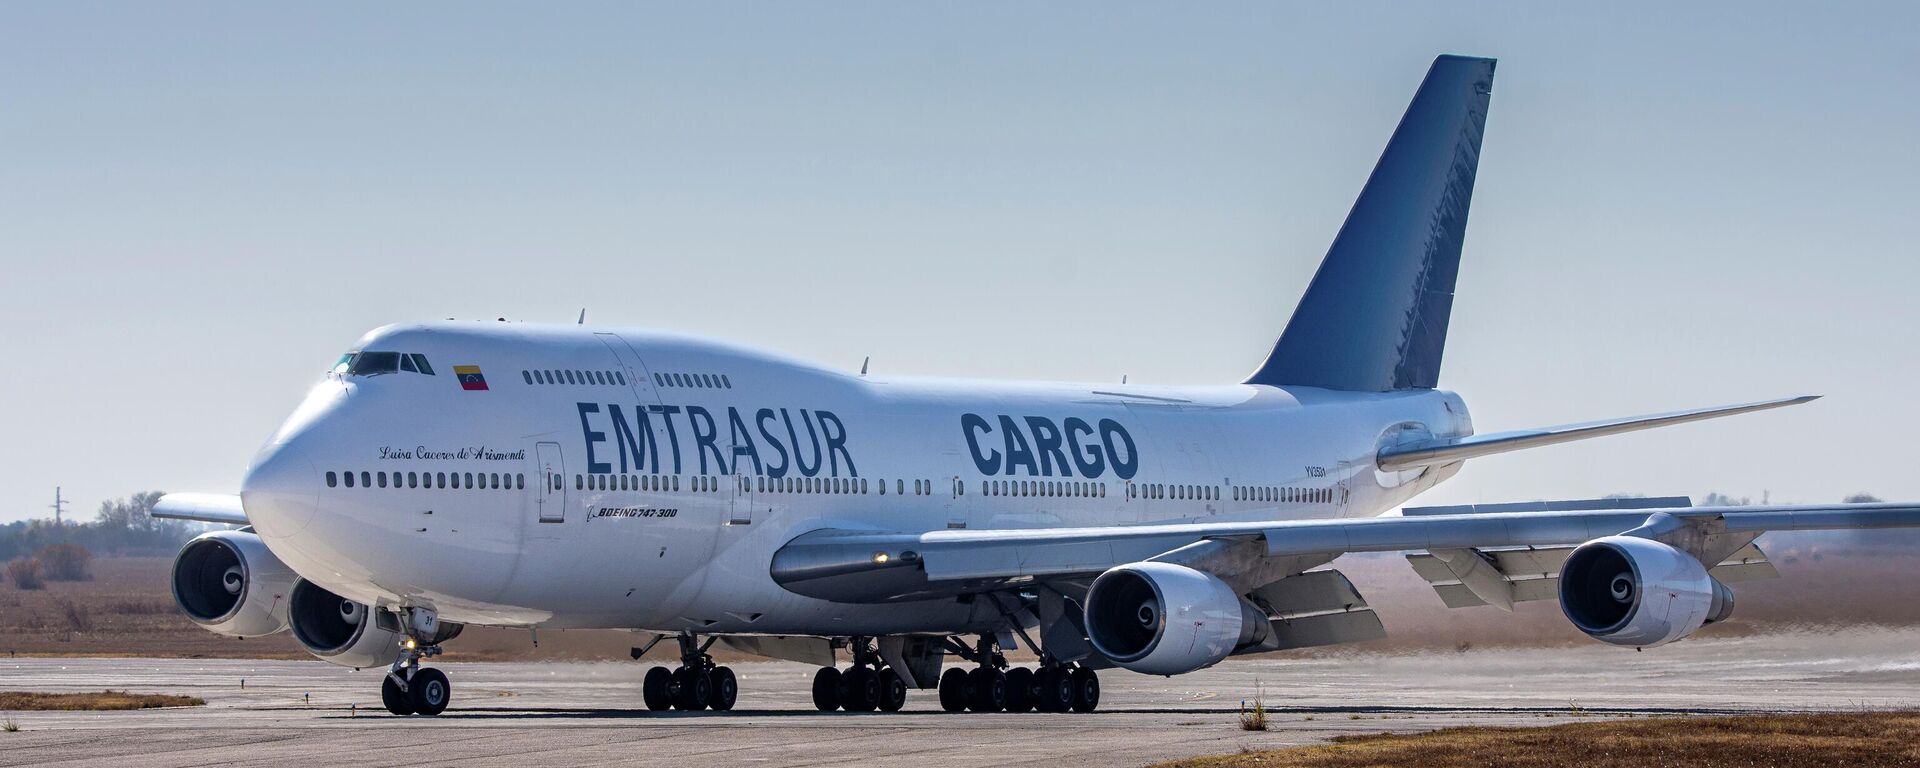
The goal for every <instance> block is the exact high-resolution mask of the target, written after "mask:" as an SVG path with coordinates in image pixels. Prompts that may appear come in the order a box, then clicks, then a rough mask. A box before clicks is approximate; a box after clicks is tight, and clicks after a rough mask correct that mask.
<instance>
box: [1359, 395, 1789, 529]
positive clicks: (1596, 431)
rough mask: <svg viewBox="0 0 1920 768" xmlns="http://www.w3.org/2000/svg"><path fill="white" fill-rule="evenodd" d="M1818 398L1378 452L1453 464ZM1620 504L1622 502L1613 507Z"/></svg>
mask: <svg viewBox="0 0 1920 768" xmlns="http://www.w3.org/2000/svg"><path fill="white" fill-rule="evenodd" d="M1818 399H1820V396H1819V395H1803V396H1801V397H1789V398H1783V399H1779V400H1762V401H1760V402H1757V403H1741V404H1739V405H1723V406H1718V407H1714V408H1697V409H1694V410H1690V411H1674V412H1672V413H1659V414H1654V415H1651V416H1632V417H1628V418H1624V419H1609V420H1607V421H1590V422H1586V423H1584V424H1566V425H1563V426H1558V427H1546V428H1543V429H1523V430H1518V431H1514V432H1495V433H1493V434H1490V435H1472V436H1468V437H1448V438H1439V439H1434V440H1422V441H1419V442H1414V443H1407V444H1404V445H1396V446H1392V447H1389V448H1386V449H1384V450H1381V451H1380V453H1379V455H1378V456H1377V461H1378V462H1379V465H1380V469H1382V470H1385V471H1388V472H1394V471H1398V470H1403V469H1416V468H1419V467H1428V466H1435V465H1439V464H1452V463H1454V462H1456V461H1465V460H1467V459H1472V458H1477V457H1480V456H1491V455H1493V454H1496V453H1506V452H1508V451H1523V450H1526V449H1528V448H1539V447H1542V446H1547V445H1558V444H1560V443H1571V442H1573V441H1575V440H1586V439H1588V438H1594V437H1606V436H1607V435H1618V434H1622V433H1625V432H1638V431H1640V430H1643V429H1653V428H1654V427H1666V426H1672V425H1674V424H1685V423H1687V422H1690V421H1703V420H1706V419H1716V418H1719V417H1721V416H1733V415H1736V414H1741V413H1752V412H1754V411H1765V410H1769V409H1773V408H1784V407H1786V406H1789V405H1799V404H1801V403H1810V402H1813V401H1814V400H1818ZM1615 508H1618V507H1615Z"/></svg>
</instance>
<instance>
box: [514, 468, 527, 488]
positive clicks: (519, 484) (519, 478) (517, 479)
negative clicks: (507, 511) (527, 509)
mask: <svg viewBox="0 0 1920 768" xmlns="http://www.w3.org/2000/svg"><path fill="white" fill-rule="evenodd" d="M513 487H514V488H515V489H517V490H522V491H524V490H526V489H527V476H526V475H524V474H520V473H517V472H516V473H514V475H513Z"/></svg>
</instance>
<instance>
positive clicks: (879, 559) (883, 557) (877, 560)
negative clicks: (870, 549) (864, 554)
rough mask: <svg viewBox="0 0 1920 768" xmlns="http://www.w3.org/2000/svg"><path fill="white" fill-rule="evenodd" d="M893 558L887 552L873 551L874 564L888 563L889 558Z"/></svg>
mask: <svg viewBox="0 0 1920 768" xmlns="http://www.w3.org/2000/svg"><path fill="white" fill-rule="evenodd" d="M892 559H893V558H891V557H889V556H887V553H885V552H875V553H873V564H874V565H886V564H887V561H888V560H892Z"/></svg>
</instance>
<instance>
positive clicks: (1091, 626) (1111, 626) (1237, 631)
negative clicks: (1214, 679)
mask: <svg viewBox="0 0 1920 768" xmlns="http://www.w3.org/2000/svg"><path fill="white" fill-rule="evenodd" d="M1086 626H1087V639H1088V640H1090V641H1092V642H1093V647H1094V649H1095V650H1098V651H1099V652H1100V654H1101V655H1103V656H1105V657H1107V658H1108V659H1111V660H1113V663H1115V664H1118V665H1120V666H1122V667H1125V668H1127V669H1130V670H1133V671H1135V672H1141V673H1145V674H1150V675H1178V674H1183V673H1186V672H1192V671H1194V670H1196V669H1201V668H1204V667H1210V666H1213V665H1214V664H1217V663H1219V662H1220V660H1221V659H1224V658H1226V657H1227V656H1228V655H1230V654H1232V653H1233V652H1234V651H1235V650H1236V649H1239V648H1245V647H1249V646H1253V645H1257V644H1259V643H1260V642H1262V641H1264V640H1266V637H1267V634H1268V633H1269V632H1270V631H1271V627H1270V625H1269V623H1268V620H1267V617H1266V614H1265V613H1264V612H1262V611H1261V610H1260V609H1259V608H1257V607H1255V606H1254V605H1253V604H1252V603H1249V602H1247V601H1246V600H1243V599H1241V598H1240V596H1239V595H1238V594H1236V593H1235V592H1234V590H1233V588H1232V587H1230V586H1227V583H1226V582H1224V581H1221V580H1220V578H1219V577H1217V576H1214V575H1213V574H1210V573H1204V572H1201V571H1196V570H1194V569H1192V568H1188V567H1186V566H1184V565H1175V564H1173V563H1155V562H1141V563H1129V564H1127V565H1122V566H1117V567H1114V568H1111V569H1109V570H1108V571H1107V572H1106V573H1102V574H1100V577H1099V578H1097V579H1094V580H1093V587H1092V588H1091V589H1089V590H1088V591H1087V608H1086Z"/></svg>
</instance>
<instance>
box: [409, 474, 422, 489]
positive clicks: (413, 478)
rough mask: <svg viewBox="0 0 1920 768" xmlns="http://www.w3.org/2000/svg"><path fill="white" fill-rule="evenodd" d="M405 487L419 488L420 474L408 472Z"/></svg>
mask: <svg viewBox="0 0 1920 768" xmlns="http://www.w3.org/2000/svg"><path fill="white" fill-rule="evenodd" d="M407 487H408V488H418V487H420V474H419V473H417V472H408V473H407Z"/></svg>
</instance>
